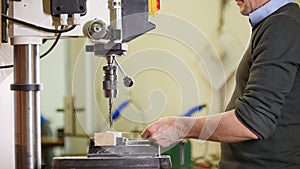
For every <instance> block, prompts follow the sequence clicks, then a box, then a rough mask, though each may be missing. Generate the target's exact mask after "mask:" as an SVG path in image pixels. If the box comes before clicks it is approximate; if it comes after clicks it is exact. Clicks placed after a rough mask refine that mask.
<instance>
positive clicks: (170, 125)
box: [142, 110, 258, 147]
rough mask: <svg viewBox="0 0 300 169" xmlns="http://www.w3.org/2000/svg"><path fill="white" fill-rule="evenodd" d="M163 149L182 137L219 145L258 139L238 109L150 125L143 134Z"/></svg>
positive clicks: (162, 120)
mask: <svg viewBox="0 0 300 169" xmlns="http://www.w3.org/2000/svg"><path fill="white" fill-rule="evenodd" d="M142 137H143V138H150V139H152V140H153V141H154V142H156V143H157V144H159V145H161V146H162V147H167V146H170V145H171V144H174V143H176V142H177V141H178V140H180V139H182V138H195V139H201V140H210V141H217V142H227V143H233V142H241V141H246V140H252V139H258V137H257V136H256V135H255V134H254V133H253V132H251V131H250V130H249V129H248V128H247V127H245V126H244V125H243V124H242V123H241V122H240V121H239V120H238V119H237V117H236V116H235V110H230V111H228V112H225V113H221V114H216V115H211V116H204V117H167V118H161V119H159V120H158V121H156V122H154V123H152V124H151V125H149V126H148V127H147V128H146V129H145V130H144V131H143V133H142Z"/></svg>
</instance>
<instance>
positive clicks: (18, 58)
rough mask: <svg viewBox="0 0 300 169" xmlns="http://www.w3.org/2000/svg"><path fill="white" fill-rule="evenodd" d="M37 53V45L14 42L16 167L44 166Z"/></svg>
mask: <svg viewBox="0 0 300 169" xmlns="http://www.w3.org/2000/svg"><path fill="white" fill-rule="evenodd" d="M38 54H39V52H38V45H31V44H28V45H14V84H13V85H12V89H13V90H14V91H15V108H14V109H15V116H14V117H15V119H14V120H15V159H16V160H15V168H16V169H40V168H41V147H40V146H41V139H40V117H41V116H40V102H39V100H40V98H39V97H40V95H39V89H40V88H39V87H34V86H39V82H40V79H39V77H40V75H39V55H38ZM16 86H18V87H16ZM32 86H33V87H32Z"/></svg>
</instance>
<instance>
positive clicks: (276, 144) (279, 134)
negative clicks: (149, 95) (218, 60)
mask: <svg viewBox="0 0 300 169" xmlns="http://www.w3.org/2000/svg"><path fill="white" fill-rule="evenodd" d="M236 2H237V5H238V6H239V7H240V13H241V14H243V15H247V16H249V19H250V23H251V26H252V35H251V41H250V43H249V46H248V49H247V50H246V52H245V54H244V56H243V59H242V60H241V62H240V65H239V67H238V69H237V74H236V87H235V90H234V93H233V95H232V98H231V100H230V102H229V104H228V106H227V108H226V112H224V113H221V114H217V115H213V116H207V117H191V118H185V117H167V118H162V119H159V120H158V121H156V122H154V123H153V124H151V125H149V126H148V127H147V128H146V129H145V130H144V132H143V133H142V137H144V138H150V139H152V140H154V141H155V142H156V143H158V144H160V145H161V146H164V147H166V146H169V145H171V144H174V143H176V142H177V141H178V140H179V139H181V138H196V139H205V140H211V141H218V142H221V150H222V153H221V160H220V163H219V168H220V169H248V168H249V169H283V168H284V169H296V168H297V169H299V168H300V136H299V134H300V101H299V98H300V71H299V65H300V10H299V7H298V5H297V4H296V3H294V1H293V0H236Z"/></svg>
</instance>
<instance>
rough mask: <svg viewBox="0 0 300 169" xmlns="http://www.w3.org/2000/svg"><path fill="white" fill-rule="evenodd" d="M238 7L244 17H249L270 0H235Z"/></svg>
mask: <svg viewBox="0 0 300 169" xmlns="http://www.w3.org/2000/svg"><path fill="white" fill-rule="evenodd" d="M235 1H236V3H237V5H238V6H239V7H240V12H241V14H242V15H249V13H251V12H252V11H254V10H256V9H257V8H259V7H261V6H263V5H264V4H265V3H267V2H269V1H270V0H235Z"/></svg>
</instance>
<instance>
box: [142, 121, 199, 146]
mask: <svg viewBox="0 0 300 169" xmlns="http://www.w3.org/2000/svg"><path fill="white" fill-rule="evenodd" d="M194 122H195V119H194V118H189V117H166V118H161V119H159V120H157V121H156V122H154V123H152V124H150V125H149V126H148V127H147V128H146V129H145V130H144V131H143V133H142V137H143V138H150V139H151V140H153V141H154V142H155V143H157V144H159V145H160V146H162V147H168V146H170V145H172V144H174V143H176V142H178V141H179V140H180V139H182V138H185V137H187V136H188V134H189V131H190V130H191V128H192V127H193V125H194Z"/></svg>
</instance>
